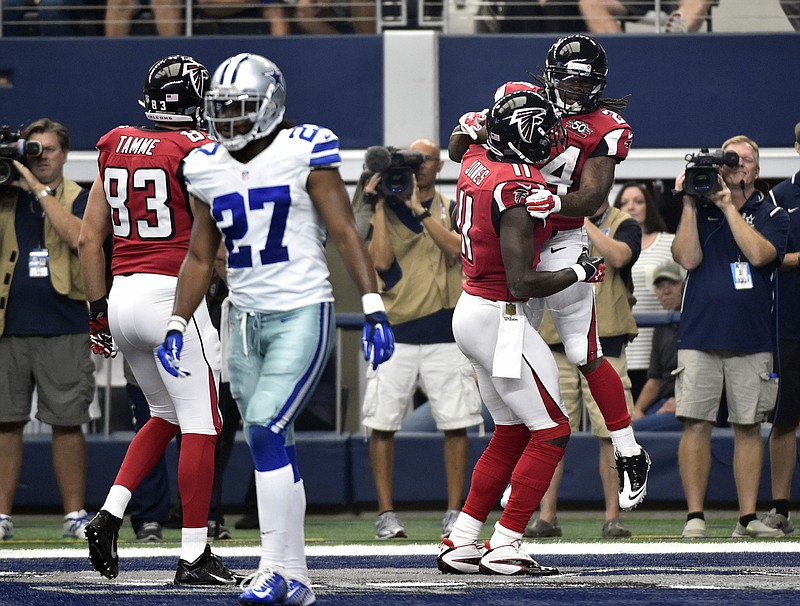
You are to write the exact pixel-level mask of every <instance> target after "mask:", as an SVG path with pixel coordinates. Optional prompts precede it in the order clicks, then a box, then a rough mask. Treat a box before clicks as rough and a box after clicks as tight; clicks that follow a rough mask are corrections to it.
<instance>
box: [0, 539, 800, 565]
mask: <svg viewBox="0 0 800 606" xmlns="http://www.w3.org/2000/svg"><path fill="white" fill-rule="evenodd" d="M525 547H526V551H528V552H531V553H534V554H535V555H536V556H539V555H580V554H586V555H617V554H674V553H680V554H686V553H800V542H796V541H791V542H790V541H781V540H780V539H772V540H766V541H750V540H748V539H737V540H736V541H732V542H731V543H722V542H719V543H703V542H696V541H691V542H690V541H675V542H658V543H655V542H654V543H554V544H549V545H540V544H535V543H526V544H525ZM214 553H216V554H218V555H220V556H238V557H249V556H253V557H258V556H260V555H261V548H260V547H220V546H217V545H214ZM437 553H438V549H437V546H436V545H430V544H415V545H329V546H323V545H309V546H307V547H306V555H308V556H327V557H353V556H392V555H394V556H418V555H426V556H428V555H429V556H434V555H436V554H437ZM119 555H120V557H121V558H147V557H153V558H155V557H162V556H173V557H176V556H179V555H180V549H179V548H177V547H169V548H159V547H120V548H119ZM37 558H88V551H87V550H83V549H74V548H65V549H52V548H48V549H0V560H4V559H5V560H21V559H30V560H32V559H37Z"/></svg>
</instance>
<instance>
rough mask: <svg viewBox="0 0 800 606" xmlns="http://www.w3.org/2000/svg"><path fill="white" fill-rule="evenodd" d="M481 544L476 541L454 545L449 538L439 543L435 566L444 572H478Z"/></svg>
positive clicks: (481, 550)
mask: <svg viewBox="0 0 800 606" xmlns="http://www.w3.org/2000/svg"><path fill="white" fill-rule="evenodd" d="M482 557H483V546H482V545H479V544H478V542H477V541H473V542H472V543H467V544H466V545H459V546H457V547H456V545H454V544H453V541H451V540H450V539H444V540H443V541H442V542H441V543H439V557H438V558H436V568H438V569H439V570H441V571H442V572H443V573H444V574H478V572H479V570H478V568H479V566H480V563H481V558H482Z"/></svg>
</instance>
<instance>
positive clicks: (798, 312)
mask: <svg viewBox="0 0 800 606" xmlns="http://www.w3.org/2000/svg"><path fill="white" fill-rule="evenodd" d="M769 195H770V196H771V197H772V201H773V202H775V204H777V205H778V206H780V207H781V208H785V209H786V212H788V213H789V239H788V241H787V243H786V252H798V251H800V172H799V173H796V174H795V175H794V176H793V177H791V178H789V179H786V180H785V181H781V182H780V183H778V184H777V185H776V186H775V187H773V188H772V191H770V192H769ZM777 282H778V297H777V300H778V338H780V339H791V340H793V341H800V269H793V270H790V271H785V272H778V278H777Z"/></svg>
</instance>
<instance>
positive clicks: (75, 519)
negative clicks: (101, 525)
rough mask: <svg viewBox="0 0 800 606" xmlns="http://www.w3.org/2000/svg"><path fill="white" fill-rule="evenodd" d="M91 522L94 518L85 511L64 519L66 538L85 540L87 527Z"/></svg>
mask: <svg viewBox="0 0 800 606" xmlns="http://www.w3.org/2000/svg"><path fill="white" fill-rule="evenodd" d="M91 520H92V516H91V515H90V514H88V513H86V510H85V509H81V510H80V511H73V512H72V513H70V514H67V515H66V516H65V517H64V538H68V539H85V538H86V527H87V526H88V525H89V522H91Z"/></svg>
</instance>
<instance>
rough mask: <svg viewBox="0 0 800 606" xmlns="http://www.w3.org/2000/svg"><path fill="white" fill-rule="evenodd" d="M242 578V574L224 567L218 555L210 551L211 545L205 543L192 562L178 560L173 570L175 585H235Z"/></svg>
mask: <svg viewBox="0 0 800 606" xmlns="http://www.w3.org/2000/svg"><path fill="white" fill-rule="evenodd" d="M243 579H244V576H243V575H239V574H236V573H235V572H233V571H231V570H228V569H227V568H225V565H224V564H223V563H222V560H221V559H220V557H219V556H218V555H214V554H213V553H211V545H206V548H205V551H203V553H202V554H201V555H200V556H199V557H198V558H197V559H196V560H195V561H194V562H191V563H189V562H187V561H186V560H178V570H177V571H176V572H175V584H176V585H235V584H237V583H240V582H241V581H242V580H243Z"/></svg>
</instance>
